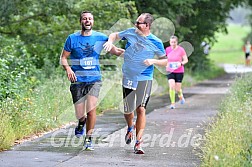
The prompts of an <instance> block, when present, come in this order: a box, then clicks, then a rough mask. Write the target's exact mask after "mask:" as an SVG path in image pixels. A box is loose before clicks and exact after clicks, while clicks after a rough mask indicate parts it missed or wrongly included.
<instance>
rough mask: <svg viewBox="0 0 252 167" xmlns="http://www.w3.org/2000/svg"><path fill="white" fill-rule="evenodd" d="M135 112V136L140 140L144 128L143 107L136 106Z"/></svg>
mask: <svg viewBox="0 0 252 167" xmlns="http://www.w3.org/2000/svg"><path fill="white" fill-rule="evenodd" d="M136 112H137V120H136V136H137V138H136V139H137V140H140V139H141V138H142V136H143V131H144V129H145V124H146V117H145V108H144V107H138V108H137V109H136Z"/></svg>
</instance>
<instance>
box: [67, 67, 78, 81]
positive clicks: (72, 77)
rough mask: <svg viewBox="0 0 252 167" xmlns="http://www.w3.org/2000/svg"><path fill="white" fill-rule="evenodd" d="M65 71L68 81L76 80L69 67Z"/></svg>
mask: <svg viewBox="0 0 252 167" xmlns="http://www.w3.org/2000/svg"><path fill="white" fill-rule="evenodd" d="M66 73H67V78H68V80H69V81H71V82H76V81H77V77H76V75H75V73H74V72H73V70H72V69H71V68H67V69H66Z"/></svg>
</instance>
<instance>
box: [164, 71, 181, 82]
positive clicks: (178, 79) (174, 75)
mask: <svg viewBox="0 0 252 167" xmlns="http://www.w3.org/2000/svg"><path fill="white" fill-rule="evenodd" d="M183 77H184V73H170V74H168V75H167V78H168V80H169V79H174V80H175V82H179V83H181V82H182V80H183Z"/></svg>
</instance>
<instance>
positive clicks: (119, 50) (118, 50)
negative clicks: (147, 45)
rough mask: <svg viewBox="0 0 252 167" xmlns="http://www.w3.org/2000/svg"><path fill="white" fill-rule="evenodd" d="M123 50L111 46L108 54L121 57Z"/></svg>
mask: <svg viewBox="0 0 252 167" xmlns="http://www.w3.org/2000/svg"><path fill="white" fill-rule="evenodd" d="M124 51H125V50H124V49H122V48H118V47H116V46H113V47H112V49H111V50H110V53H111V54H113V55H116V56H121V55H123V53H124Z"/></svg>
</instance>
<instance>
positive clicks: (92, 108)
mask: <svg viewBox="0 0 252 167" xmlns="http://www.w3.org/2000/svg"><path fill="white" fill-rule="evenodd" d="M97 100H98V99H97V97H95V96H90V95H88V97H87V106H86V109H87V123H86V133H87V136H91V135H92V133H93V130H94V127H95V123H96V104H97Z"/></svg>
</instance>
